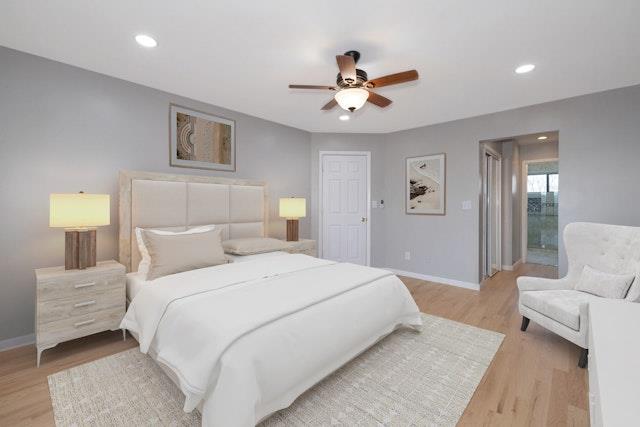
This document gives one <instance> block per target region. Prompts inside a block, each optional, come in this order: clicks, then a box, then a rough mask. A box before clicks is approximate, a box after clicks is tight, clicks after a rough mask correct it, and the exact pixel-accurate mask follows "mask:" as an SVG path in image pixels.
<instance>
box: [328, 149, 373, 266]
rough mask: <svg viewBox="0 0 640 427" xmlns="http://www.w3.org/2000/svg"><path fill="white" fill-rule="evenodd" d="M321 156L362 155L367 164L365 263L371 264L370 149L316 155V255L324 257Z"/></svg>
mask: <svg viewBox="0 0 640 427" xmlns="http://www.w3.org/2000/svg"><path fill="white" fill-rule="evenodd" d="M323 156H363V157H365V159H366V164H367V190H366V191H367V227H366V230H367V234H366V236H365V239H366V242H367V244H366V251H367V254H366V265H367V266H370V265H371V151H320V153H319V156H318V178H319V179H318V181H319V182H318V256H319V257H320V258H323V257H324V246H323V242H322V236H323V235H324V228H323V227H324V207H323V206H322V204H323V201H324V189H323V185H322V182H323V178H324V169H323V168H322V159H323Z"/></svg>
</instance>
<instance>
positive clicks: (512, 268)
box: [502, 258, 522, 271]
mask: <svg viewBox="0 0 640 427" xmlns="http://www.w3.org/2000/svg"><path fill="white" fill-rule="evenodd" d="M520 264H522V258H520V259H519V260H517V261H516V262H514V263H513V265H503V266H502V269H503V270H506V271H513V270H515V269H516V268H518V266H519V265H520Z"/></svg>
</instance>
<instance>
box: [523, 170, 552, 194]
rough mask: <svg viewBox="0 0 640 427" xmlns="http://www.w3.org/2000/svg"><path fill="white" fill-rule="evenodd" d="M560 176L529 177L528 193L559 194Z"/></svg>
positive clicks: (549, 174)
mask: <svg viewBox="0 0 640 427" xmlns="http://www.w3.org/2000/svg"><path fill="white" fill-rule="evenodd" d="M558 180H559V177H558V174H557V173H548V174H540V175H528V176H527V193H557V192H558Z"/></svg>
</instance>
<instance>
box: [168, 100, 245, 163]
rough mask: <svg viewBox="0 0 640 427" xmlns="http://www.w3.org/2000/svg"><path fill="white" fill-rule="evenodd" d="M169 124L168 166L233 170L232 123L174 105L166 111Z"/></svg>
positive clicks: (233, 125) (231, 121)
mask: <svg viewBox="0 0 640 427" xmlns="http://www.w3.org/2000/svg"><path fill="white" fill-rule="evenodd" d="M169 120H170V138H171V141H170V149H171V156H170V164H171V166H178V167H183V168H195V169H211V170H222V171H235V170H236V135H235V131H236V129H235V127H236V125H235V122H234V121H233V120H229V119H225V118H223V117H216V116H213V115H211V114H207V113H203V112H200V111H195V110H190V109H188V108H185V107H180V106H178V105H173V104H172V105H171V106H170V108H169Z"/></svg>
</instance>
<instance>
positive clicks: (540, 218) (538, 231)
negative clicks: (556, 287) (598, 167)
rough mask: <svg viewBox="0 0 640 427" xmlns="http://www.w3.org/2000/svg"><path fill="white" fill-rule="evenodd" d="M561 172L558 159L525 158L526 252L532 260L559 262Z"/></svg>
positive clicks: (523, 222) (555, 263)
mask: <svg viewBox="0 0 640 427" xmlns="http://www.w3.org/2000/svg"><path fill="white" fill-rule="evenodd" d="M559 172H560V170H559V167H558V160H557V159H548V160H529V161H525V162H524V165H523V183H524V185H526V191H524V192H523V209H522V210H523V218H522V224H523V233H522V243H523V246H522V253H523V257H524V260H525V261H526V262H528V263H532V264H543V265H552V266H556V267H557V266H558V195H559V184H560V173H559Z"/></svg>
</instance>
